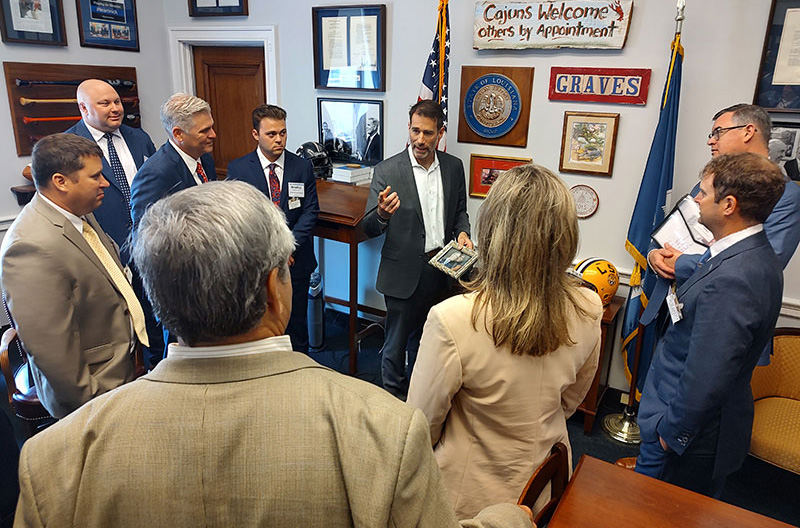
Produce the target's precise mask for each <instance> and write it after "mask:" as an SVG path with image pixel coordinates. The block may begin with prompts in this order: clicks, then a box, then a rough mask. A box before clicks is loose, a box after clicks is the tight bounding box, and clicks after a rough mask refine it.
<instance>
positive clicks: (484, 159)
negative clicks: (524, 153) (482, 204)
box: [469, 154, 533, 198]
mask: <svg viewBox="0 0 800 528" xmlns="http://www.w3.org/2000/svg"><path fill="white" fill-rule="evenodd" d="M531 161H533V160H532V159H531V158H509V157H507V156H487V155H485V154H470V156H469V195H470V196H471V197H473V198H486V195H487V194H489V189H491V188H492V184H493V183H494V181H495V180H496V179H497V177H498V176H500V175H501V174H503V172H505V171H507V170H508V169H512V168H514V167H519V166H520V165H525V164H526V163H530V162H531Z"/></svg>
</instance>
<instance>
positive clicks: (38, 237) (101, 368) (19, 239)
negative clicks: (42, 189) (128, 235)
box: [0, 194, 135, 418]
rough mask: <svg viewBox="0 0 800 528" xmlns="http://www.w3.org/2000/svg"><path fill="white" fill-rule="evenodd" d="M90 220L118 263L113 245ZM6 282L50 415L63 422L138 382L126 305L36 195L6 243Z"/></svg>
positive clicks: (0, 262) (1, 263)
mask: <svg viewBox="0 0 800 528" xmlns="http://www.w3.org/2000/svg"><path fill="white" fill-rule="evenodd" d="M86 219H87V221H88V222H89V224H90V225H91V226H92V227H93V228H94V230H95V231H97V234H98V236H99V237H100V240H101V241H102V242H103V244H104V245H105V246H106V247H107V248H108V250H109V251H110V252H111V254H112V255H114V256H115V259H116V256H117V249H116V246H115V245H114V242H113V241H112V240H111V239H110V238H109V237H108V236H107V235H106V234H105V233H104V232H103V230H102V229H101V228H100V226H99V224H98V223H97V221H96V220H95V219H94V216H93V215H91V214H89V215H87V216H86ZM117 264H119V260H118V259H117ZM120 267H121V266H120ZM0 280H1V281H2V287H3V292H4V294H5V296H6V300H7V302H8V307H9V310H10V311H11V316H12V317H13V318H14V321H15V323H16V325H17V330H18V332H19V337H20V339H21V340H22V344H23V346H24V347H25V350H26V351H27V352H28V355H29V356H30V359H31V372H32V373H33V379H34V382H35V384H36V390H37V392H38V394H39V398H40V399H41V401H42V403H43V404H44V406H45V408H46V409H47V410H48V411H49V412H50V414H52V415H53V416H55V417H56V418H62V417H64V416H66V415H67V414H69V413H70V412H72V411H74V410H75V409H77V408H78V407H80V406H81V405H82V404H84V403H85V402H87V401H89V400H90V399H92V398H94V397H95V396H97V395H99V394H103V393H104V392H107V391H109V390H111V389H113V388H115V387H118V386H120V385H122V384H123V383H125V382H128V381H131V380H132V379H133V377H134V363H133V359H132V356H131V355H130V353H129V352H130V350H131V347H132V340H134V339H135V334H133V332H132V328H131V322H130V317H129V316H128V305H127V304H126V303H125V299H124V298H123V297H122V294H120V293H119V291H118V290H117V289H116V287H115V286H114V283H113V281H112V279H111V276H110V275H109V274H108V272H107V271H106V269H105V267H103V264H102V263H101V262H100V260H99V259H98V258H97V256H96V255H95V253H94V251H92V248H91V247H89V245H88V244H87V243H86V241H85V240H84V238H83V236H82V235H81V234H80V232H78V230H77V229H75V226H73V225H72V223H70V222H69V221H68V220H67V219H66V218H65V217H64V215H62V214H61V213H60V212H58V211H56V210H55V209H54V208H53V207H52V206H50V205H48V204H47V203H46V202H45V201H44V200H42V199H41V198H40V197H39V195H38V194H36V195H35V196H34V197H33V200H31V202H30V203H29V204H28V205H26V206H25V208H24V209H23V210H22V212H21V213H20V214H19V216H17V218H16V220H14V223H13V224H12V225H11V227H10V228H9V230H8V233H6V236H5V238H4V239H3V245H2V248H0Z"/></svg>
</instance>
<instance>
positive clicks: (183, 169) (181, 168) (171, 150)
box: [165, 140, 206, 187]
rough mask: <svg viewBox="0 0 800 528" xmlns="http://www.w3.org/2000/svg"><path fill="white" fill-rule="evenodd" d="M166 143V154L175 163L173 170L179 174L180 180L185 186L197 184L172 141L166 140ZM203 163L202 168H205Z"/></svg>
mask: <svg viewBox="0 0 800 528" xmlns="http://www.w3.org/2000/svg"><path fill="white" fill-rule="evenodd" d="M165 145H166V154H167V156H168V157H169V159H170V161H172V163H173V164H174V165H175V170H176V171H177V172H178V174H180V175H181V180H183V183H184V184H185V185H186V187H192V186H194V185H197V182H196V181H195V179H194V176H193V175H192V172H191V171H190V170H189V167H187V166H186V163H184V162H183V158H182V157H181V155H180V153H178V151H176V150H175V147H173V146H172V143H170V142H169V140H167V142H166V143H165ZM205 168H206V167H205V165H204V166H203V169H204V170H205Z"/></svg>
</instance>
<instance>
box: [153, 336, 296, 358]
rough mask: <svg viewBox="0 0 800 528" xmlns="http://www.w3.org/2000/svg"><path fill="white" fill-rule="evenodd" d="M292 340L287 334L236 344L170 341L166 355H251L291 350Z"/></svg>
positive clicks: (198, 356)
mask: <svg viewBox="0 0 800 528" xmlns="http://www.w3.org/2000/svg"><path fill="white" fill-rule="evenodd" d="M291 351H292V341H291V340H290V339H289V336H288V335H281V336H275V337H267V338H265V339H259V340H258V341H249V342H247V343H238V344H236V345H215V346H201V347H191V346H185V345H179V344H178V343H170V344H169V348H168V350H167V356H168V357H170V358H175V359H211V358H228V357H236V356H251V355H253V354H263V353H266V352H291Z"/></svg>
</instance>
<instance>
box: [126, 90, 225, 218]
mask: <svg viewBox="0 0 800 528" xmlns="http://www.w3.org/2000/svg"><path fill="white" fill-rule="evenodd" d="M161 124H162V125H163V126H164V130H166V131H167V135H168V136H169V139H168V140H167V142H166V143H164V144H163V145H162V146H161V148H160V149H158V152H156V153H155V154H154V155H153V156H151V157H150V158H149V159H148V160H147V162H146V163H145V164H144V165H142V167H141V168H140V169H139V172H137V173H136V178H134V180H133V185H132V186H131V213H132V217H133V225H134V226H137V225H139V220H141V218H142V215H143V214H144V211H145V209H147V207H148V206H150V205H152V204H154V203H155V202H157V201H158V200H160V199H161V198H164V197H165V196H169V195H170V194H174V193H176V192H178V191H180V190H181V189H186V188H188V187H192V186H194V185H200V184H201V183H205V182H207V181H210V180H216V179H217V173H216V169H215V168H214V159H213V158H212V157H211V151H213V150H214V139H215V138H216V137H217V134H216V132H214V119H213V118H212V117H211V107H210V106H209V105H208V103H207V102H205V101H203V100H202V99H200V98H199V97H195V96H193V95H189V94H185V93H182V92H178V93H176V94H173V95H172V96H170V98H169V99H167V102H165V103H164V104H163V105H162V106H161Z"/></svg>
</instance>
